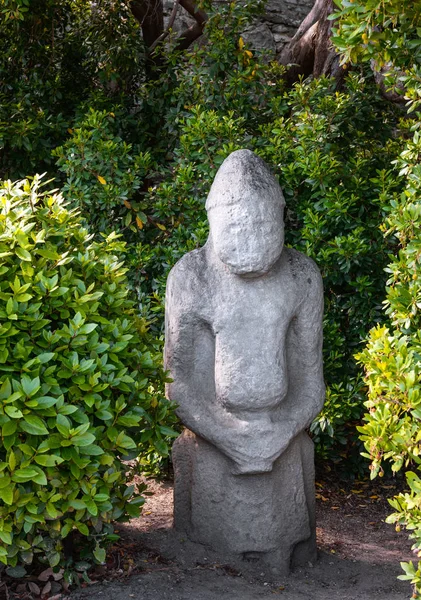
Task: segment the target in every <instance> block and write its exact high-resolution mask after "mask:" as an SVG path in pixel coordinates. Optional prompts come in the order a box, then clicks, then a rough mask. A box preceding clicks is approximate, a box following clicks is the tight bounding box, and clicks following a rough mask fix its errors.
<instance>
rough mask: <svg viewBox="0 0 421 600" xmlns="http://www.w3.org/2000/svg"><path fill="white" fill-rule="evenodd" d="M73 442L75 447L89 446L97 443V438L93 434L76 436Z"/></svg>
mask: <svg viewBox="0 0 421 600" xmlns="http://www.w3.org/2000/svg"><path fill="white" fill-rule="evenodd" d="M71 441H72V444H73V445H74V446H89V445H91V444H93V443H94V442H95V436H94V435H93V434H92V433H83V434H82V435H75V436H74V437H72V438H71Z"/></svg>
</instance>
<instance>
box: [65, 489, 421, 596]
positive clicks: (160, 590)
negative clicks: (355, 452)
mask: <svg viewBox="0 0 421 600" xmlns="http://www.w3.org/2000/svg"><path fill="white" fill-rule="evenodd" d="M149 490H150V491H151V492H153V495H151V496H150V497H149V498H148V500H147V503H146V505H145V507H144V511H143V515H142V517H140V518H139V519H133V520H132V521H131V522H130V523H129V524H125V525H122V526H120V527H119V530H120V533H121V536H122V537H121V540H120V541H119V542H118V544H117V545H116V546H115V547H114V549H113V551H112V552H111V553H110V558H109V561H108V563H107V567H106V568H105V567H104V569H103V570H102V571H101V572H99V573H98V574H97V577H98V579H99V580H100V581H99V582H97V583H95V584H94V585H89V586H87V587H86V588H85V589H82V590H80V591H77V592H73V594H72V595H71V600H88V599H89V600H129V599H130V598H135V599H139V600H258V599H260V598H277V597H278V598H280V600H405V599H406V598H409V597H410V596H411V593H412V592H411V588H410V586H409V585H408V583H407V582H402V581H399V580H397V579H396V577H397V575H399V574H401V573H402V571H401V569H400V566H399V562H400V561H405V560H411V559H412V560H414V558H415V557H414V555H413V554H412V553H411V550H410V546H411V544H410V542H409V541H408V538H407V534H406V533H405V532H399V533H398V532H396V531H395V528H394V527H393V526H392V525H387V524H386V523H384V519H385V517H386V516H387V514H389V513H390V512H391V511H390V507H389V506H388V504H387V502H386V497H390V496H391V495H393V493H396V491H397V490H396V487H395V484H394V483H393V482H392V483H390V482H389V483H376V484H374V485H373V484H372V483H370V482H360V483H354V484H352V485H346V486H345V487H341V485H340V484H336V483H328V482H318V483H317V540H318V548H319V558H318V560H317V562H316V563H315V564H314V565H312V564H309V565H308V566H307V567H306V568H303V569H298V570H296V571H295V572H293V573H292V574H291V575H290V576H289V577H288V578H282V579H274V578H273V577H271V576H270V575H268V574H267V573H264V572H262V571H261V567H259V565H256V564H253V563H246V562H241V563H239V562H238V563H236V562H233V561H232V560H230V559H229V558H227V557H222V556H218V555H216V554H215V553H214V552H212V551H210V550H208V549H206V548H205V547H203V546H200V545H198V544H194V543H192V542H189V541H188V540H186V539H185V538H183V536H182V535H180V534H179V533H177V532H175V531H174V530H173V529H172V528H171V526H172V484H171V483H168V482H167V483H157V482H154V481H151V482H149Z"/></svg>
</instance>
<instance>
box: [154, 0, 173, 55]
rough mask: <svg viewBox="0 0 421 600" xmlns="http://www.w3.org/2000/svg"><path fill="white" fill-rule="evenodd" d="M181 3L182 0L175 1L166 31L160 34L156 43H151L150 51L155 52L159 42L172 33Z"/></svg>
mask: <svg viewBox="0 0 421 600" xmlns="http://www.w3.org/2000/svg"><path fill="white" fill-rule="evenodd" d="M179 4H180V0H175V1H174V6H173V8H172V12H171V16H170V20H169V21H168V25H167V27H166V29H165V31H163V32H162V33H161V35H160V36H159V38H157V39H156V40H155V41H154V43H153V44H152V45H151V47H150V48H149V52H153V51H154V50H155V48H156V47H157V46H158V44H159V43H160V42H162V41H163V40H165V38H166V37H167V36H168V34H169V33H170V31H171V29H172V26H173V25H174V21H175V18H176V16H177V11H178V6H179Z"/></svg>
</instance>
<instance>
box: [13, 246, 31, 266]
mask: <svg viewBox="0 0 421 600" xmlns="http://www.w3.org/2000/svg"><path fill="white" fill-rule="evenodd" d="M15 252H16V254H17V255H18V256H19V258H20V259H21V260H25V261H28V262H30V261H31V255H30V253H29V252H28V250H24V249H23V248H19V246H17V247H16V248H15Z"/></svg>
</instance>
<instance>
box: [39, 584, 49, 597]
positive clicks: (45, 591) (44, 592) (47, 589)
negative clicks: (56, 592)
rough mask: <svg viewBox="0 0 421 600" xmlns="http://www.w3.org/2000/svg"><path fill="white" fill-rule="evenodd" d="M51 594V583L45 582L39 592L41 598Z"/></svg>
mask: <svg viewBox="0 0 421 600" xmlns="http://www.w3.org/2000/svg"><path fill="white" fill-rule="evenodd" d="M50 592H51V581H47V583H46V584H45V585H44V587H43V588H42V591H41V596H46V595H47V594H49V593H50Z"/></svg>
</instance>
